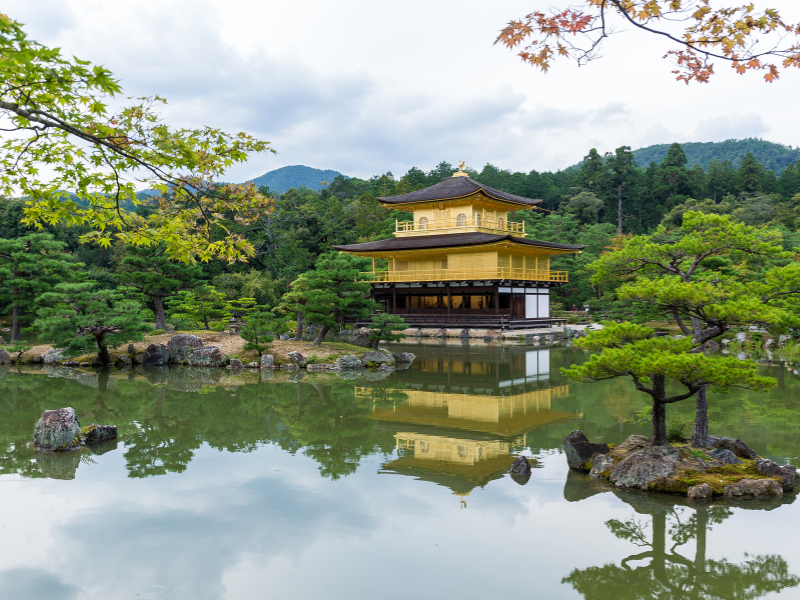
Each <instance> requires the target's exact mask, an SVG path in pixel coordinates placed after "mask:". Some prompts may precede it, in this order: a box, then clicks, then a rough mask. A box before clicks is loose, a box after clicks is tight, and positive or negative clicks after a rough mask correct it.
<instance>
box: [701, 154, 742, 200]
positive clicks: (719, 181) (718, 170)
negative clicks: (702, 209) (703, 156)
mask: <svg viewBox="0 0 800 600" xmlns="http://www.w3.org/2000/svg"><path fill="white" fill-rule="evenodd" d="M737 191H738V189H737V182H736V170H735V169H734V168H733V167H732V166H731V163H730V161H728V160H724V161H722V162H719V161H718V160H716V159H715V160H712V161H711V164H709V165H708V170H707V171H706V189H705V195H706V197H707V198H711V199H712V200H713V201H714V202H719V201H720V200H722V199H723V198H724V197H725V196H727V195H728V194H734V193H736V192H737Z"/></svg>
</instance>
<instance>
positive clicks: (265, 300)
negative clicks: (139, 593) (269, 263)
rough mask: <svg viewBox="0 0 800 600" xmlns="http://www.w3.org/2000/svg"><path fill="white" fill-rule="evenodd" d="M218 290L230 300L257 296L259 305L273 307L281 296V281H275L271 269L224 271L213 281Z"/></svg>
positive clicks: (256, 299)
mask: <svg viewBox="0 0 800 600" xmlns="http://www.w3.org/2000/svg"><path fill="white" fill-rule="evenodd" d="M211 283H212V284H213V285H214V287H216V288H217V291H219V292H222V293H223V294H225V297H226V298H228V299H229V300H233V299H236V298H242V297H245V298H255V301H256V304H258V305H259V306H268V307H273V306H275V304H276V303H277V301H278V298H279V297H280V294H281V293H280V290H279V287H280V282H279V281H275V280H274V279H273V278H272V276H271V275H270V273H269V271H266V270H265V271H257V270H256V269H250V270H248V271H245V272H244V273H222V274H221V275H217V276H216V277H214V279H213V280H212V282H211Z"/></svg>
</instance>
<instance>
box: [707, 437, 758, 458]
mask: <svg viewBox="0 0 800 600" xmlns="http://www.w3.org/2000/svg"><path fill="white" fill-rule="evenodd" d="M708 445H709V446H710V447H711V448H722V449H723V450H730V451H731V452H733V453H734V454H735V455H736V456H738V457H739V458H750V459H752V458H758V454H756V453H755V452H753V451H752V450H751V449H750V448H748V446H747V444H745V443H744V442H743V441H742V440H736V439H734V438H729V437H724V436H720V435H710V436H708Z"/></svg>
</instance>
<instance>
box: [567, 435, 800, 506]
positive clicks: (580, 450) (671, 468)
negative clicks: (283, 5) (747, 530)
mask: <svg viewBox="0 0 800 600" xmlns="http://www.w3.org/2000/svg"><path fill="white" fill-rule="evenodd" d="M709 444H710V445H709V447H708V448H700V449H696V448H691V447H689V446H688V445H686V444H670V445H666V446H652V445H651V440H650V439H649V438H646V437H644V436H641V435H631V436H629V437H628V438H627V439H626V440H625V441H624V442H623V443H621V444H619V445H613V444H612V445H609V444H593V443H591V442H590V441H589V440H588V439H587V438H586V436H585V435H584V433H583V432H582V431H579V430H575V431H573V432H572V433H571V434H569V435H568V436H567V437H566V438H565V439H564V453H565V454H566V456H567V463H568V464H569V467H570V469H572V470H575V471H583V472H586V473H588V474H589V476H590V477H591V478H593V479H598V480H605V481H607V482H608V484H610V485H611V486H614V487H617V488H622V489H628V490H644V491H650V492H662V493H667V494H681V495H684V496H686V497H687V498H689V499H690V500H710V499H712V498H713V497H714V496H723V497H725V498H733V499H765V498H779V497H781V496H783V495H784V494H793V493H796V492H797V491H798V489H800V476H798V473H797V469H796V468H795V467H792V466H783V467H782V466H780V465H777V464H776V463H774V462H773V461H771V460H768V459H765V458H762V457H760V456H758V455H757V454H756V453H755V452H754V451H753V450H751V449H750V448H749V447H748V446H747V444H746V443H745V442H743V441H742V440H737V439H733V438H728V437H722V436H709Z"/></svg>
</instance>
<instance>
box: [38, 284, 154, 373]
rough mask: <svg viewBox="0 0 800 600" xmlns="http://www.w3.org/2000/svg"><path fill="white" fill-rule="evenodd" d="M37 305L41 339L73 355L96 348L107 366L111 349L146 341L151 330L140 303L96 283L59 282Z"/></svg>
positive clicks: (127, 295) (101, 360)
mask: <svg viewBox="0 0 800 600" xmlns="http://www.w3.org/2000/svg"><path fill="white" fill-rule="evenodd" d="M36 304H38V305H39V306H40V307H41V308H40V309H39V312H38V317H37V319H36V321H34V324H33V329H34V330H35V331H37V332H38V334H39V336H40V337H42V338H44V339H48V340H51V341H52V342H53V344H54V345H56V346H59V347H65V348H67V349H68V350H69V351H70V352H72V353H81V352H86V351H90V350H92V349H95V350H97V356H98V359H99V360H100V362H101V363H102V364H104V365H107V364H110V363H111V357H110V355H109V353H108V347H109V346H111V347H117V346H120V345H121V344H124V343H127V342H131V341H137V340H142V339H144V333H145V332H146V331H149V330H150V329H151V327H150V326H149V325H147V324H146V323H145V319H146V312H144V311H143V307H142V305H141V303H140V302H138V301H137V300H133V299H131V297H130V294H126V293H125V292H123V291H116V290H101V289H97V284H96V283H95V282H94V281H88V282H84V283H59V284H58V285H56V286H55V289H54V291H52V292H45V293H44V294H42V295H41V296H39V297H38V298H37V299H36Z"/></svg>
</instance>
